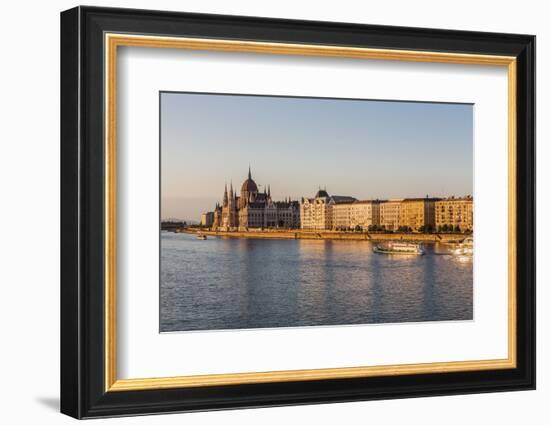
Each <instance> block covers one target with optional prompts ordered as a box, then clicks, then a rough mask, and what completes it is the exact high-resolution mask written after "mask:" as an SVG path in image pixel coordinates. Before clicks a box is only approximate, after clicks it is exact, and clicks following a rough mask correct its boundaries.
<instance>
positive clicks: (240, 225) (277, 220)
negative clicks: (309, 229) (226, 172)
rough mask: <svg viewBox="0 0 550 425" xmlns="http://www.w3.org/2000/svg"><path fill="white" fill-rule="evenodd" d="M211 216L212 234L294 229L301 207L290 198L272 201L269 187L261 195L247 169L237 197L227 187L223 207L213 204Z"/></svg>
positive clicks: (231, 188) (231, 187)
mask: <svg viewBox="0 0 550 425" xmlns="http://www.w3.org/2000/svg"><path fill="white" fill-rule="evenodd" d="M212 215H213V220H212V228H213V229H215V230H248V229H254V228H259V229H263V228H297V227H299V224H300V203H299V202H298V201H292V200H291V199H290V198H288V199H285V200H284V201H273V199H272V198H271V187H269V186H267V189H264V191H263V192H260V191H259V190H258V185H257V184H256V182H255V181H254V180H253V179H252V172H251V170H250V168H249V169H248V178H247V179H246V180H245V181H244V182H243V184H242V185H241V191H240V195H237V192H236V191H234V190H233V183H231V185H230V187H229V191H228V190H227V185H226V186H225V189H224V192H223V198H222V203H221V205H220V204H216V206H215V208H214V211H213V214H212Z"/></svg>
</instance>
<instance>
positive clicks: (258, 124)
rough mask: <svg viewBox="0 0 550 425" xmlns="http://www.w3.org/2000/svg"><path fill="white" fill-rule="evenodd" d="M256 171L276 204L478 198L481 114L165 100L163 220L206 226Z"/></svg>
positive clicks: (325, 102) (431, 108) (286, 100)
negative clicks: (338, 198) (336, 198)
mask: <svg viewBox="0 0 550 425" xmlns="http://www.w3.org/2000/svg"><path fill="white" fill-rule="evenodd" d="M249 166H251V167H252V172H253V173H254V178H255V180H256V182H257V183H258V189H259V190H260V191H263V190H264V188H265V187H267V185H270V188H271V193H272V195H273V198H274V199H276V200H283V199H286V198H287V197H291V198H292V199H294V200H300V199H301V198H302V197H312V196H313V195H314V194H315V192H316V191H317V190H318V188H319V187H322V188H325V187H326V189H327V191H328V192H329V193H330V194H335V195H347V196H353V197H355V198H357V199H390V198H416V197H425V196H426V195H429V196H433V197H447V196H464V195H473V193H472V192H473V116H472V105H469V104H447V103H446V104H439V103H438V104H435V103H420V102H393V101H391V102H390V101H378V100H349V99H322V98H321V99H320V98H291V97H270V96H241V95H213V94H190V93H162V94H161V203H162V205H161V215H162V219H167V218H179V219H186V220H197V221H198V220H199V218H200V214H201V213H202V212H204V211H208V210H211V209H212V206H213V205H214V204H215V203H216V202H220V201H221V198H222V195H223V192H222V191H221V190H220V188H222V190H223V185H224V184H225V183H227V185H228V187H229V185H230V184H231V183H233V186H234V187H235V189H236V190H239V185H240V184H241V182H242V181H243V180H244V179H245V178H246V172H247V171H248V167H249Z"/></svg>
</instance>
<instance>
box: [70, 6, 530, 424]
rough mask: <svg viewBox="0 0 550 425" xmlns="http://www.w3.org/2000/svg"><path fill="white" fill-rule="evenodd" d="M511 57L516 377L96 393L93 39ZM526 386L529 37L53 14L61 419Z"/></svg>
mask: <svg viewBox="0 0 550 425" xmlns="http://www.w3.org/2000/svg"><path fill="white" fill-rule="evenodd" d="M105 32H119V33H139V34H154V35H169V36H186V37H205V38H218V39H232V40H258V41H266V42H276V43H308V44H320V45H331V46H348V47H349V46H353V47H370V48H383V49H401V50H422V51H433V52H450V53H479V54H487V55H507V56H515V57H516V58H517V339H516V341H517V351H516V352H517V367H516V368H514V369H503V370H485V371H474V372H452V373H429V374H426V373H424V374H416V375H404V376H384V377H370V378H346V379H328V380H318V381H300V382H276V383H261V384H246V385H226V386H210V387H195V388H175V389H165V390H163V389H157V390H142V391H118V392H106V391H105V383H104V379H105V377H104V376H105V374H104V370H105V360H104V354H105V343H104V332H105V327H104V309H105V305H104V297H105V293H104V286H103V280H104V270H105V264H104V261H105V260H104V232H103V229H104V227H105V219H104V206H105V201H104V187H105V186H104V182H105V181H104V176H105V164H104V156H105V152H104V146H103V143H102V140H103V135H104V122H103V121H104V114H103V112H104V105H105V99H104V92H103V87H104V84H105V81H104V70H103V64H104V48H105V46H104V33H105ZM534 388H535V37H534V36H531V35H518V34H499V33H480V32H469V31H451V30H433V29H420V28H406V27H390V26H375V25H357V24H348V23H332V22H330V23H329V22H313V21H297V20H284V19H265V18H255V17H240V16H221V15H204V14H192V13H176V12H162V11H148V10H147V11H146V10H132V9H111V8H96V7H76V8H74V9H70V10H67V11H65V12H62V13H61V412H62V413H65V414H67V415H70V416H73V417H75V418H92V417H105V416H120V415H137V414H152V413H162V412H186V411H202V410H218V409H234V408H245V407H260V406H281V405H297V404H313V403H328V402H343V401H353V400H374V399H387V398H404V397H418V396H435V395H451V394H466V393H482V392H494V391H512V390H529V389H534Z"/></svg>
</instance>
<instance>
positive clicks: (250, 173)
mask: <svg viewBox="0 0 550 425" xmlns="http://www.w3.org/2000/svg"><path fill="white" fill-rule="evenodd" d="M248 180H252V172H251V171H250V164H248Z"/></svg>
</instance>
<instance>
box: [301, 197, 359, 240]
mask: <svg viewBox="0 0 550 425" xmlns="http://www.w3.org/2000/svg"><path fill="white" fill-rule="evenodd" d="M354 201H356V199H355V198H353V197H351V196H337V195H333V196H330V195H329V194H328V192H327V191H326V189H321V188H319V190H318V191H317V193H316V194H315V197H313V198H302V202H301V203H300V228H302V229H308V230H331V229H333V228H335V227H337V226H338V225H339V223H341V222H342V221H343V220H346V219H347V218H346V217H347V216H348V215H349V212H348V204H350V203H352V202H354Z"/></svg>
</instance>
